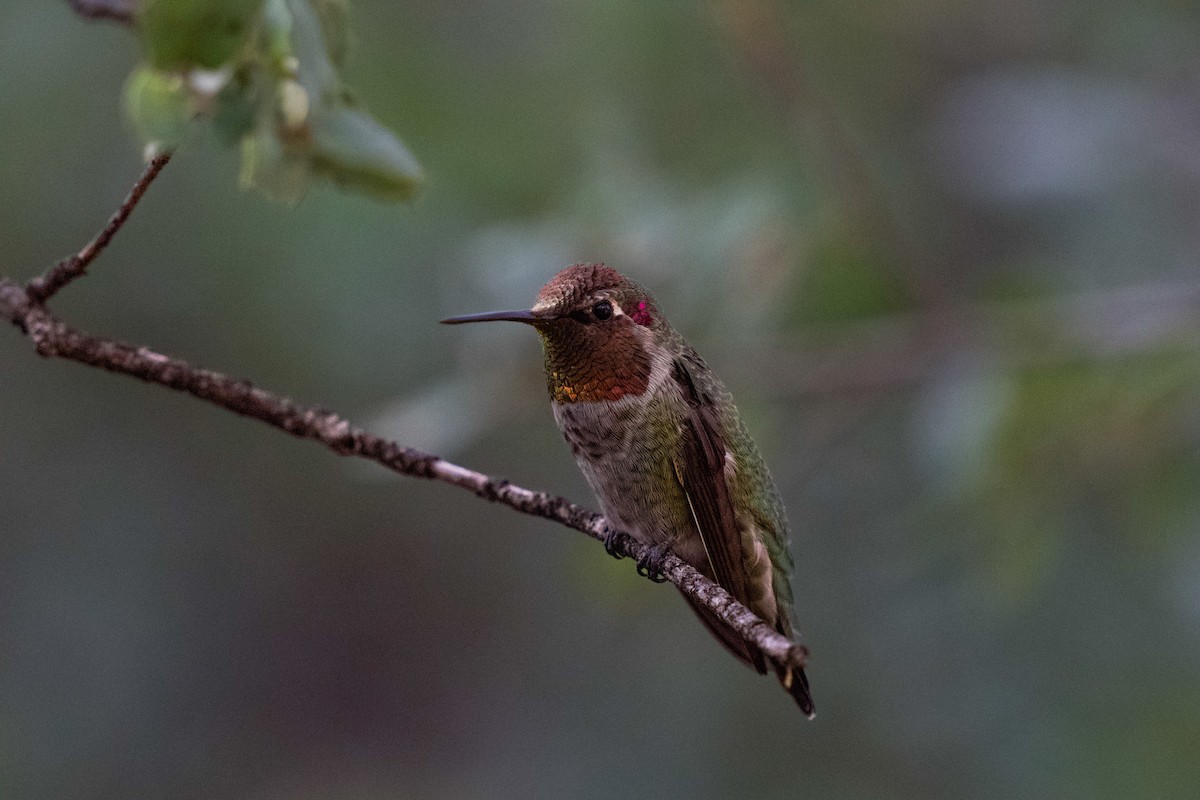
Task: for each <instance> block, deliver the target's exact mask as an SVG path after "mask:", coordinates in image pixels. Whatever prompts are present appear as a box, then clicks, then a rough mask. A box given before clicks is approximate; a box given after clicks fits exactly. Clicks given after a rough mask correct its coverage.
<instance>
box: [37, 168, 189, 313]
mask: <svg viewBox="0 0 1200 800" xmlns="http://www.w3.org/2000/svg"><path fill="white" fill-rule="evenodd" d="M170 160H171V154H170V153H169V152H163V153H159V154H158V155H156V156H155V157H154V158H152V159H151V160H150V163H149V164H147V165H146V169H145V171H143V172H142V176H141V177H140V178H138V180H137V183H135V184H133V188H132V189H130V190H129V194H128V196H126V198H125V201H124V202H123V203H121V207H120V208H118V209H117V213H115V214H113V215H112V218H111V219H109V221H108V224H107V225H105V226H104V230H102V231H100V233H98V234H96V237H95V238H94V239H92V240H91V241H90V242H88V243H87V244H86V245H84V247H83V249H82V250H80V251H79V252H78V253H76V254H75V255H73V256H71V257H69V258H64V259H63V260H62V261H60V262H58V263H57V264H55V265H54V266H53V267H51V268H50V269H48V270H46V272H45V273H44V274H42V275H39V276H38V277H36V278H34V279H33V280H31V281H29V283H27V284H26V285H25V292H26V294H28V295H29V299H31V300H33V301H34V302H35V303H45V302H46V301H47V300H49V299H50V298H51V297H53V296H54V295H55V293H56V292H58V290H59V289H61V288H63V287H64V286H66V285H67V284H68V283H70V282H71V281H73V280H75V279H76V278H78V277H80V276H82V275H84V274H85V273H86V272H87V268H88V265H89V264H91V263H92V262H93V261H95V260H96V256H98V255H100V253H101V252H102V251H103V250H104V248H105V247H108V243H109V242H111V241H112V238H113V237H114V236H116V235H117V231H119V230H121V228H122V227H123V226H124V225H125V222H126V220H128V219H129V215H130V214H132V213H133V209H134V208H135V207H136V206H137V204H138V201H139V200H141V199H142V195H144V194H145V193H146V190H147V189H149V188H150V184H151V183H153V182H154V179H155V178H156V177H158V173H159V172H161V171H162V168H163V167H165V166H166V165H167V162H168V161H170Z"/></svg>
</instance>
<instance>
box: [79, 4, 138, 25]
mask: <svg viewBox="0 0 1200 800" xmlns="http://www.w3.org/2000/svg"><path fill="white" fill-rule="evenodd" d="M67 2H69V3H70V4H71V8H73V9H75V13H76V14H78V15H79V16H81V17H84V18H85V19H105V20H109V21H111V22H120V23H122V24H125V25H132V24H133V22H134V13H135V12H136V11H137V3H136V2H135V0H67Z"/></svg>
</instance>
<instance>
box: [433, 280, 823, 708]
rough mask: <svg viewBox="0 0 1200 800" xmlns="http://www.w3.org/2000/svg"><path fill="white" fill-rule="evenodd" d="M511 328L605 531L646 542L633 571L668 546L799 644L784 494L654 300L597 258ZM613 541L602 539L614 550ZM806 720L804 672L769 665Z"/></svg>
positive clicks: (733, 638)
mask: <svg viewBox="0 0 1200 800" xmlns="http://www.w3.org/2000/svg"><path fill="white" fill-rule="evenodd" d="M499 320H507V321H511V322H522V323H525V324H527V325H531V326H533V328H534V330H536V331H537V332H538V334H539V336H540V337H541V341H542V350H543V354H544V359H545V369H546V386H547V388H548V389H549V392H550V398H551V408H552V409H553V412H554V419H555V421H556V422H557V423H558V428H559V430H560V431H561V433H562V435H563V438H564V439H566V441H567V445H568V446H569V447H570V448H571V453H572V455H574V457H575V461H576V463H577V464H578V465H579V468H580V470H581V471H582V472H583V475H584V477H585V478H586V479H587V482H588V484H589V485H590V486H591V488H592V491H593V492H595V494H596V497H597V499H598V500H599V501H600V506H601V508H602V509H603V511H604V515H605V516H606V517H607V518H608V520H609V521H610V522H611V524H612V525H613V526H614V530H622V531H625V532H627V533H629V534H630V535H632V536H633V537H635V538H636V539H638V540H639V541H641V542H643V543H645V544H647V545H650V555H649V556H648V557H646V558H645V559H644V560H643V561H642V562H639V564H638V567H639V572H643V574H646V573H647V572H648V573H649V574H650V576H651V577H653V578H656V579H657V580H662V577H661V575H659V574H656V573H655V571H654V568H653V564H654V563H656V562H657V561H658V560H659V559H661V558H662V556H663V555H664V554H665V553H666V552H673V553H674V554H675V555H676V556H678V557H679V558H680V559H682V560H683V561H685V562H687V563H688V564H691V565H692V566H693V567H695V568H696V569H697V570H698V571H699V572H700V573H701V574H703V575H704V576H705V577H707V578H709V579H710V580H712V581H714V582H716V583H717V584H719V585H720V586H721V587H723V588H724V589H725V590H726V591H728V592H729V593H730V594H731V595H733V597H735V598H736V599H737V600H738V601H739V602H741V603H742V604H743V605H745V606H746V607H747V608H749V609H750V610H751V611H753V612H754V613H755V614H757V615H758V617H759V618H760V619H762V620H764V621H765V622H766V623H767V624H769V625H771V626H773V627H774V628H775V629H776V630H778V631H779V632H780V633H781V634H783V635H784V636H787V637H788V638H794V632H795V628H794V626H793V620H792V590H791V586H790V579H791V573H792V569H793V564H792V557H791V554H790V552H789V549H788V531H787V523H786V520H785V518H784V512H783V503H782V501H781V500H780V498H779V492H778V490H777V489H776V488H775V483H774V481H773V480H772V478H771V473H770V472H769V471H768V470H767V465H766V463H765V462H764V461H763V458H762V456H761V455H760V454H759V452H758V448H757V447H756V446H755V444H754V441H753V440H752V439H751V438H750V434H749V433H748V432H747V430H746V426H745V425H744V424H743V423H742V420H741V418H740V417H739V416H738V412H737V408H736V407H735V406H734V404H733V398H732V397H731V396H730V394H729V392H728V391H727V390H726V389H725V386H724V384H722V383H721V381H720V380H719V379H718V378H717V376H716V375H714V374H713V373H712V371H711V370H710V369H709V368H708V366H707V365H706V364H705V363H704V360H703V359H702V358H701V357H700V356H699V355H698V354H697V353H696V351H695V350H694V349H693V348H692V346H691V345H689V344H688V343H687V341H686V340H685V339H684V338H683V336H681V335H680V334H679V333H678V332H677V331H676V330H675V329H674V328H673V327H672V326H671V323H670V322H668V321H667V318H666V317H665V316H664V315H663V313H662V312H661V311H660V310H659V307H658V304H657V303H656V302H655V301H654V298H653V297H651V296H650V293H649V292H647V291H646V290H645V289H643V288H642V287H641V286H639V285H638V284H637V283H635V282H633V281H631V280H629V279H628V278H626V277H625V276H624V275H621V274H620V273H619V272H617V271H616V270H614V269H612V268H610V267H607V266H605V265H604V264H575V265H573V266H570V267H567V268H566V269H564V270H562V271H561V272H559V273H558V274H557V275H555V276H554V277H553V278H552V279H551V280H550V282H549V283H547V284H546V285H545V286H543V287H542V290H541V291H540V292H539V293H538V296H537V300H536V301H535V302H534V304H533V307H532V308H530V309H528V310H524V311H493V312H488V313H483V314H470V315H467V316H461V317H451V318H449V319H444V320H442V322H443V323H446V324H454V325H457V324H460V323H466V322H492V321H499ZM612 536H613V534H610V535H609V538H608V539H607V540H606V542H605V546H606V549H607V550H608V551H609V553H610V554H613V555H615V552H614V551H613V540H612ZM684 599H685V600H686V601H687V602H688V604H689V605H690V606H691V608H692V610H693V611H694V612H695V613H696V615H697V616H698V617H699V618H700V620H701V622H703V623H704V625H705V626H706V627H707V628H708V630H709V631H710V632H711V633H712V634H713V635H714V636H715V637H716V638H717V640H718V641H720V642H721V643H722V644H723V645H724V646H725V647H726V648H727V649H728V650H729V651H730V652H732V653H733V655H734V656H736V657H737V658H738V659H740V660H741V661H742V662H744V663H746V664H747V665H749V666H751V667H753V668H754V669H755V670H757V671H758V672H759V673H760V674H766V671H767V665H766V663H765V659H764V657H763V655H762V653H760V652H759V651H758V650H757V649H756V648H754V647H753V646H752V645H749V644H748V643H747V642H745V641H744V640H743V639H742V638H741V637H740V636H738V635H737V634H736V633H734V632H732V631H730V630H729V629H728V628H727V627H725V626H724V625H723V623H721V621H720V620H719V619H717V617H716V616H715V615H714V614H713V613H712V612H711V611H709V610H708V609H707V608H705V607H703V606H700V605H697V604H696V603H694V602H693V601H692V600H691V599H689V598H688V597H687V596H686V595H684ZM776 673H777V676H778V678H779V682H780V683H781V684H782V685H783V687H784V689H786V690H787V691H788V692H789V693H790V694H791V696H792V697H793V698H794V699H795V701H796V703H797V705H799V707H800V709H801V711H803V712H804V713H805V715H807V716H808V717H809V718H810V719H811V718H812V717H813V716H814V706H813V701H812V695H811V693H810V691H809V685H808V678H807V677H806V676H805V674H804V671H803V670H793V669H791V668H787V667H783V668H776Z"/></svg>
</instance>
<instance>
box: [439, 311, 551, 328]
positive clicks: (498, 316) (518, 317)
mask: <svg viewBox="0 0 1200 800" xmlns="http://www.w3.org/2000/svg"><path fill="white" fill-rule="evenodd" d="M539 319H541V318H540V317H538V316H536V315H535V314H534V313H533V312H532V311H485V312H484V313H482V314H465V315H463V316H461V317H450V318H449V319H444V320H442V324H443V325H461V324H463V323H464V322H496V321H507V322H527V323H530V324H532V323H534V322H537V321H538V320H539Z"/></svg>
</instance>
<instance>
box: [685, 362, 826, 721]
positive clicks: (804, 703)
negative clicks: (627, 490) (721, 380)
mask: <svg viewBox="0 0 1200 800" xmlns="http://www.w3.org/2000/svg"><path fill="white" fill-rule="evenodd" d="M674 376H675V381H676V383H677V384H678V385H679V391H680V394H681V395H682V396H683V399H684V401H685V402H686V404H687V412H686V414H685V415H684V421H683V425H682V442H681V445H680V451H679V456H678V457H677V458H676V459H675V474H676V476H677V477H678V479H679V483H680V485H681V486H682V487H683V492H684V495H685V496H686V497H687V501H688V507H689V509H690V510H691V513H692V519H693V520H694V521H695V523H696V528H697V529H698V530H699V532H700V539H701V541H702V542H703V543H704V551H705V553H706V554H707V556H708V560H709V564H710V565H711V567H712V574H713V578H714V580H716V582H717V583H718V584H720V585H721V586H723V587H724V588H725V590H726V591H728V592H729V593H730V594H731V595H733V596H734V597H735V598H736V599H737V601H738V602H740V603H741V604H742V605H744V606H746V607H747V608H749V609H751V610H752V611H756V612H757V613H759V615H760V616H763V617H764V621H765V622H766V623H767V624H768V625H774V626H775V627H776V629H778V630H779V631H780V632H781V633H783V634H784V635H785V636H788V635H791V630H790V626H789V624H788V622H787V616H786V613H787V612H786V611H784V610H782V609H779V608H778V607H777V606H776V605H775V604H774V603H773V602H772V604H771V606H770V607H771V608H772V609H774V615H773V616H774V619H770V618H767V617H770V616H772V615H771V614H769V613H768V614H765V615H764V614H763V612H762V610H761V609H760V608H758V607H757V606H758V605H759V604H757V603H755V602H754V597H753V595H756V594H757V593H758V589H759V588H760V587H758V586H751V585H750V583H751V581H750V578H749V572H748V569H747V562H746V546H745V545H744V540H743V538H742V531H741V528H740V526H739V525H738V519H737V512H736V508H735V506H734V503H733V499H732V496H731V490H730V486H729V479H728V475H727V473H726V471H725V459H726V454H727V452H728V447H727V445H726V441H725V436H724V433H723V432H724V430H725V427H724V424H723V423H722V420H721V414H720V408H719V406H718V405H717V403H716V402H714V400H713V398H712V397H710V396H708V395H707V394H706V393H705V391H704V390H703V389H701V388H698V387H697V385H696V381H695V380H694V379H693V378H692V373H691V372H690V371H689V370H688V365H687V361H686V356H684V357H681V358H678V359H676V360H675V371H674ZM776 535H778V534H776ZM756 558H757V554H756ZM785 581H786V578H785ZM785 585H786V583H785ZM689 604H690V605H691V606H692V609H693V610H694V611H695V612H696V614H697V615H698V616H699V617H700V619H701V621H702V622H704V624H705V626H706V627H708V629H709V630H710V631H712V633H713V634H714V635H715V636H716V637H717V639H718V640H719V641H721V642H722V643H723V644H724V645H725V646H726V647H727V648H728V649H729V650H730V651H732V652H733V654H734V655H735V656H737V657H738V658H740V659H742V660H743V661H745V662H747V663H749V664H750V665H751V666H753V667H754V668H755V669H756V670H758V671H759V673H765V672H766V671H767V666H766V660H765V658H764V657H763V654H762V653H761V652H759V651H758V649H757V648H754V647H752V646H751V645H750V644H749V643H747V642H745V641H743V640H742V639H741V638H740V637H738V636H736V635H735V634H734V633H733V632H731V631H730V630H729V629H728V628H727V627H726V626H725V625H724V624H722V623H721V622H720V620H718V619H717V618H716V617H715V616H714V615H713V613H712V612H711V611H709V610H708V609H707V608H702V607H701V606H699V605H697V604H695V603H692V602H691V601H690V600H689ZM776 672H777V673H778V675H779V681H780V683H782V684H783V687H784V688H785V689H786V690H787V691H788V693H789V694H791V695H792V697H793V698H794V699H795V701H796V703H797V704H798V705H799V706H800V708H801V710H802V711H804V713H805V714H806V715H807V716H808V717H809V718H810V719H811V718H812V717H813V715H814V713H815V712H814V709H813V701H812V694H811V693H810V691H809V687H808V678H807V676H805V674H804V670H798V671H795V672H793V671H792V669H791V668H790V667H788V668H779V667H777V668H776Z"/></svg>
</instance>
